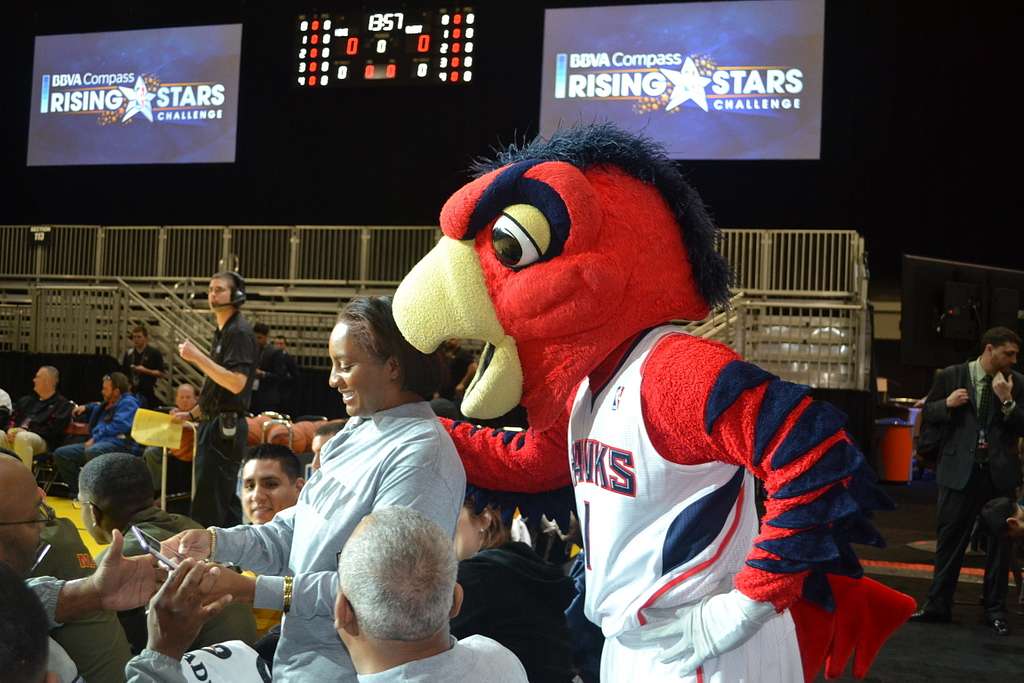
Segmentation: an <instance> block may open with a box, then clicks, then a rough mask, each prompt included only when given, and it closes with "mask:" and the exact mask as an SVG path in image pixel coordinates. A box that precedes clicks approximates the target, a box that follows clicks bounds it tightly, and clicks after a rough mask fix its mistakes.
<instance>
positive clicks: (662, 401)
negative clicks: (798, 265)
mask: <svg viewBox="0 0 1024 683" xmlns="http://www.w3.org/2000/svg"><path fill="white" fill-rule="evenodd" d="M476 171H477V177H476V179H475V180H473V181H472V182H470V183H469V184H467V185H466V186H464V187H463V188H462V189H460V190H459V191H458V192H456V193H455V194H454V195H453V196H452V197H451V198H450V199H449V200H448V201H447V202H446V203H445V205H444V208H443V209H442V211H441V230H442V231H443V233H444V235H443V237H442V238H441V240H440V242H439V243H438V244H437V246H436V247H435V248H434V249H433V250H432V251H431V252H430V253H429V254H428V255H427V256H426V257H424V259H423V260H422V261H421V262H420V263H418V264H417V265H416V266H415V267H414V268H413V270H412V271H411V272H410V273H409V274H408V276H407V277H406V278H405V280H404V281H403V282H402V284H401V286H400V287H399V289H398V291H397V293H396V295H395V301H394V311H395V318H396V320H397V322H398V325H399V327H400V328H401V330H402V333H403V334H404V335H405V337H406V338H407V339H408V340H409V341H410V342H411V343H412V344H413V345H414V346H416V347H417V348H419V349H420V350H421V351H424V352H429V351H433V350H434V349H436V348H437V347H438V346H439V345H440V344H441V343H442V342H443V341H444V340H446V339H449V338H452V337H458V338H469V339H478V340H482V341H483V342H485V346H484V350H483V352H482V355H481V357H480V360H479V364H478V370H477V373H476V376H475V378H474V379H473V382H472V383H471V384H470V386H469V387H468V389H467V391H466V394H465V399H464V401H463V404H462V410H463V413H464V414H466V415H467V416H469V417H470V418H479V419H489V418H494V417H498V416H501V415H503V414H505V413H506V412H508V411H509V410H511V409H512V408H514V407H515V406H516V405H517V404H522V406H523V407H525V409H526V412H527V417H528V420H529V425H530V426H529V429H527V430H526V431H523V432H514V431H504V430H492V429H482V428H480V427H475V426H473V425H472V424H470V423H466V422H446V425H447V426H448V429H449V431H450V433H451V436H452V438H453V439H454V441H455V445H456V447H457V448H458V450H459V452H460V454H461V456H462V459H463V462H464V465H465V468H466V475H467V478H468V480H469V482H470V484H471V485H472V486H473V487H475V491H476V492H477V493H479V492H480V491H484V492H488V493H490V494H493V496H492V498H491V499H492V500H501V499H502V496H504V500H505V501H508V500H509V498H508V494H509V493H513V494H516V495H518V496H519V498H517V499H516V500H522V499H523V494H542V493H544V492H551V491H555V490H557V489H562V488H564V487H567V486H572V487H573V489H574V494H575V500H576V514H577V516H578V518H579V522H580V527H581V531H582V534H583V539H584V552H585V560H586V598H585V613H586V615H587V617H588V618H589V619H590V620H591V621H593V622H594V623H595V624H597V625H598V626H599V627H600V628H601V630H602V631H603V633H604V636H605V645H604V650H603V653H602V660H601V677H602V680H604V681H608V682H615V681H645V682H651V681H670V680H671V681H679V680H688V681H708V682H710V681H719V682H721V683H727V682H728V683H732V682H735V681H773V682H780V683H792V682H793V681H799V680H800V679H801V678H805V679H806V680H808V681H810V680H812V679H813V678H814V676H815V675H816V674H817V673H818V672H819V671H820V670H821V669H822V668H823V667H824V669H825V673H826V675H827V676H830V677H836V676H839V675H841V673H842V671H843V669H844V667H845V665H846V663H847V661H848V660H849V659H850V657H851V655H854V653H856V654H855V656H853V659H854V662H853V673H854V675H855V676H858V677H863V676H864V675H865V673H866V672H867V669H868V666H869V665H870V663H871V662H872V660H873V659H874V657H875V655H876V654H877V653H878V650H879V648H880V647H881V645H882V643H883V642H884V640H885V639H886V638H887V637H888V636H889V635H890V634H891V633H892V632H893V631H894V630H895V629H896V628H898V626H899V625H900V624H902V623H903V622H904V621H905V620H906V619H907V617H908V616H909V615H910V613H911V612H912V611H913V609H914V602H913V600H912V599H910V598H909V597H908V596H905V595H903V594H901V593H897V592H895V591H892V590H890V589H888V588H886V587H884V586H882V585H881V584H879V583H877V582H875V581H873V580H871V579H867V578H863V577H862V570H861V566H860V563H859V562H858V560H857V557H856V555H855V554H854V551H853V550H852V549H851V547H850V544H851V543H862V544H869V545H876V546H881V545H882V543H883V541H882V539H881V537H880V536H879V534H878V533H877V531H876V530H875V529H874V527H873V526H872V525H871V523H870V522H869V521H868V517H869V515H870V513H871V510H872V509H877V508H881V507H884V506H887V505H888V500H887V499H886V498H885V496H884V495H883V494H882V493H881V492H879V491H878V490H877V489H876V488H875V486H874V484H873V478H872V477H871V475H870V473H869V471H868V469H867V467H866V466H865V462H864V457H863V456H862V454H861V453H860V452H859V451H858V450H857V448H856V447H855V446H854V445H853V443H851V441H850V437H849V435H848V434H847V433H846V431H845V430H844V429H843V425H844V423H845V418H844V416H843V415H842V414H841V413H840V412H839V411H837V410H836V409H835V408H833V407H832V406H831V405H830V404H828V403H822V402H817V401H814V400H812V399H811V397H810V396H809V389H808V387H806V386H802V385H798V384H792V383H790V382H786V381H784V380H781V379H779V378H778V377H775V376H773V375H771V374H770V373H768V372H765V371H764V370H762V369H760V368H758V367H756V366H754V365H751V364H749V363H746V362H744V361H743V360H742V359H741V358H739V357H738V356H737V354H736V353H735V352H733V351H732V350H731V349H730V348H729V347H727V346H725V345H723V344H720V343H718V342H715V341H710V340H707V339H702V338H698V337H694V336H691V335H688V334H685V333H683V332H682V331H681V330H680V329H679V328H677V327H675V326H673V325H671V324H670V321H672V320H679V319H683V320H700V319H702V318H704V317H705V316H706V315H707V314H708V312H709V310H710V309H711V308H712V307H715V306H720V305H723V304H725V303H726V302H727V300H728V296H729V290H728V284H729V282H728V281H729V274H728V268H727V266H726V264H725V262H724V261H723V259H722V258H721V257H720V256H719V255H718V254H717V252H716V251H715V241H716V239H717V229H716V228H715V226H714V224H713V223H712V221H711V219H710V218H709V216H708V213H707V211H706V210H705V208H704V205H703V203H702V201H701V199H700V197H699V196H698V195H697V193H696V191H695V190H693V188H691V187H690V186H689V185H688V184H687V183H686V182H685V181H684V179H683V177H682V175H681V174H680V172H679V171H678V169H677V168H676V167H675V165H674V164H673V163H672V162H671V161H670V160H669V159H668V158H667V157H666V156H665V154H664V152H663V151H662V150H661V148H660V147H658V146H657V145H655V144H654V143H652V142H651V141H649V140H647V139H644V138H639V137H636V136H634V135H631V134H627V133H625V132H623V131H621V130H619V129H617V128H615V127H613V126H610V125H596V126H586V127H577V128H574V129H571V130H567V131H563V132H560V133H556V134H555V135H553V136H552V137H550V138H549V139H546V140H545V139H538V140H535V141H533V142H531V143H529V144H525V145H523V146H521V147H519V146H516V145H513V146H511V147H510V148H508V149H506V150H505V151H503V152H501V153H500V154H499V155H498V158H497V159H496V160H495V161H493V162H480V163H478V164H477V168H476ZM755 477H756V478H757V479H759V480H761V481H762V482H763V483H764V488H765V491H766V492H767V498H766V500H765V514H764V516H763V518H762V519H761V520H760V521H759V520H758V516H757V512H756V509H755V501H754V493H755V482H754V478H755ZM520 505H521V506H522V505H523V503H520Z"/></svg>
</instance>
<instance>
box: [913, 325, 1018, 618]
mask: <svg viewBox="0 0 1024 683" xmlns="http://www.w3.org/2000/svg"><path fill="white" fill-rule="evenodd" d="M1020 345H1021V341H1020V337H1019V336H1018V335H1017V334H1016V333H1015V332H1014V331H1012V330H1010V329H1007V328H1005V327H995V328H992V329H991V330H988V331H987V332H986V333H985V334H984V336H983V337H982V339H981V349H982V351H981V355H980V356H978V357H977V358H976V359H974V360H971V361H969V362H967V363H961V364H959V365H951V366H949V367H948V368H945V369H944V370H942V371H941V372H940V373H939V374H938V375H937V376H936V378H935V383H934V384H933V385H932V388H931V391H929V392H928V397H927V398H926V399H925V404H924V412H923V413H922V418H923V426H922V430H923V432H924V433H925V434H927V433H928V431H929V430H931V431H933V432H934V433H937V434H938V436H937V437H935V438H934V440H935V442H936V443H938V444H939V446H938V452H939V465H938V470H937V472H936V477H935V480H936V483H938V485H939V500H938V543H937V547H936V550H935V571H934V575H933V577H932V585H931V588H930V589H929V590H928V600H927V602H925V604H924V606H923V607H922V608H921V609H919V610H918V611H917V612H915V613H914V615H913V616H912V617H911V618H910V620H911V621H919V622H948V621H950V619H951V616H952V609H953V593H954V591H955V589H956V584H957V576H959V574H960V566H961V564H962V563H963V558H964V553H965V551H966V550H967V545H968V543H969V542H970V538H971V529H972V527H973V526H974V522H975V520H976V519H977V517H978V513H979V512H980V511H981V510H982V508H983V506H984V505H985V503H987V502H988V501H989V500H992V499H993V498H999V497H1012V496H1013V493H1014V491H1015V489H1016V488H1017V487H1018V486H1019V485H1020V483H1021V469H1020V459H1019V458H1018V455H1017V440H1018V438H1020V437H1021V436H1024V375H1021V373H1019V372H1016V371H1015V370H1013V365H1014V364H1015V363H1016V362H1017V357H1018V354H1019V353H1020ZM1009 553H1010V549H1009V541H1008V539H1007V538H1004V537H997V538H996V539H993V542H992V543H991V544H990V547H989V548H988V552H987V553H986V559H985V582H984V602H985V618H986V621H988V623H989V626H991V628H992V630H993V631H994V632H995V633H996V635H1000V636H1005V635H1008V634H1009V632H1010V627H1009V623H1008V621H1007V612H1006V593H1007V578H1006V577H1007V570H1008V568H1009V565H1010V555H1009Z"/></svg>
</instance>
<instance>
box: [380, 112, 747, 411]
mask: <svg viewBox="0 0 1024 683" xmlns="http://www.w3.org/2000/svg"><path fill="white" fill-rule="evenodd" d="M475 170H476V171H477V177H476V179H475V180H473V181H472V182H470V183H469V184H468V185H466V186H464V187H463V188H462V189H460V190H459V191H458V192H456V193H455V194H454V195H452V197H451V198H450V199H449V200H448V201H447V202H446V203H445V205H444V208H443V209H442V210H441V230H442V231H443V233H444V236H443V237H442V238H441V240H440V242H439V243H438V244H437V246H436V247H434V249H433V250H432V251H431V252H430V253H429V254H427V255H426V256H425V257H424V258H423V260H422V261H420V262H419V263H418V264H417V265H416V266H415V267H414V268H413V269H412V271H410V272H409V274H408V275H407V276H406V278H405V280H403V281H402V284H401V285H400V286H399V288H398V291H397V292H396V294H395V300H394V312H395V319H396V321H397V322H398V325H399V327H400V329H401V330H402V333H403V334H404V335H405V337H406V338H407V339H408V340H409V341H410V342H411V343H412V345H413V346H415V347H417V348H418V349H420V350H421V351H424V352H428V351H432V350H434V349H436V348H437V347H438V346H439V345H440V344H441V343H442V342H443V341H444V340H445V339H448V338H451V337H460V338H467V339H480V340H482V341H484V342H485V344H486V345H485V347H484V351H483V354H482V356H481V358H480V361H479V364H478V369H477V374H476V376H475V377H474V379H473V381H472V383H471V384H470V385H469V387H468V388H467V391H466V395H465V398H464V400H463V405H462V410H463V412H464V413H465V414H466V415H468V416H470V417H478V418H481V419H487V418H493V417H497V416H500V415H502V414H504V413H506V412H508V411H509V410H511V409H512V408H514V407H515V406H516V405H517V404H518V403H520V402H521V403H522V404H523V406H524V407H525V408H526V410H527V416H528V418H529V421H530V426H531V427H533V428H535V429H546V428H547V427H548V426H550V425H551V424H552V423H553V422H554V420H555V419H556V418H557V417H558V416H559V414H560V413H561V411H562V410H563V409H564V408H565V407H566V402H567V400H568V398H569V395H570V392H571V391H572V390H573V389H574V387H576V386H577V385H578V384H579V382H580V381H581V380H582V379H583V378H584V377H585V376H586V375H587V374H588V373H589V372H591V371H592V370H593V369H594V368H595V367H597V365H598V364H599V363H600V362H601V361H602V360H603V359H604V358H605V357H606V356H608V354H610V353H611V352H612V351H613V350H615V348H616V347H618V346H619V345H620V344H622V343H623V342H625V341H626V340H628V339H630V338H632V337H633V336H634V335H636V334H637V333H638V332H640V331H642V330H644V329H647V328H649V327H652V326H655V325H658V324H660V323H664V322H667V321H669V320H673V319H685V320H700V319H701V318H704V317H705V316H706V315H707V313H708V311H709V308H710V307H713V306H716V305H719V304H723V303H725V302H726V301H727V299H728V294H729V292H728V269H727V267H726V265H725V262H724V261H723V260H722V258H721V257H720V256H719V255H718V253H717V252H716V251H715V246H716V245H715V242H716V240H717V237H718V235H717V229H716V228H715V226H714V224H713V223H712V222H711V220H710V218H709V217H708V214H707V211H706V210H705V208H704V204H703V202H702V201H701V199H700V197H699V196H698V195H697V193H696V191H694V190H693V188H691V187H690V186H689V185H688V184H687V183H686V182H685V181H684V180H683V177H682V175H681V174H680V173H679V171H678V169H677V168H676V167H675V165H674V164H673V163H672V162H671V161H670V160H669V159H668V158H667V157H666V156H665V154H664V152H663V151H662V149H661V148H660V147H659V146H657V145H656V144H655V143H653V142H651V141H650V140H647V139H645V138H641V137H637V136H634V135H631V134H629V133H625V132H623V131H622V130H620V129H618V128H615V127H614V126H611V125H594V126H586V127H577V128H573V129H570V130H566V131H562V132H559V133H556V134H554V135H553V136H551V137H550V138H549V139H547V140H542V139H537V140H534V141H533V142H530V143H528V144H526V145H524V146H522V147H517V146H515V145H513V146H511V147H509V148H508V149H506V150H504V151H503V152H501V153H500V154H499V155H498V158H497V159H496V160H495V161H493V162H480V163H478V164H477V167H476V169H475Z"/></svg>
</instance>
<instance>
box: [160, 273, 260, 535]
mask: <svg viewBox="0 0 1024 683" xmlns="http://www.w3.org/2000/svg"><path fill="white" fill-rule="evenodd" d="M207 300H208V301H209V303H210V309H211V310H212V311H213V315H214V317H215V318H216V322H217V331H216V332H214V333H213V342H212V344H211V345H210V349H211V354H210V355H209V356H207V355H206V354H205V353H203V352H202V351H201V350H199V349H198V348H197V347H196V346H195V344H193V343H192V342H191V341H189V340H186V341H184V342H182V343H181V344H180V345H179V346H178V353H179V354H180V355H181V357H182V358H184V359H185V360H187V361H188V362H190V363H192V364H193V365H195V366H196V367H197V368H199V370H200V371H201V372H202V373H203V374H204V375H206V380H205V381H204V382H203V388H202V391H201V392H200V394H199V404H198V405H197V406H196V407H195V408H193V409H192V410H191V411H190V414H191V416H192V417H193V418H194V419H197V420H200V425H199V429H198V433H197V435H196V438H197V447H196V463H195V472H196V474H195V476H196V495H195V497H194V498H193V500H192V510H191V514H190V515H189V516H190V517H191V518H192V519H194V520H196V521H197V522H199V523H200V524H202V525H203V526H234V525H236V524H241V523H242V507H241V503H240V502H239V500H238V496H237V495H236V493H235V486H236V482H237V479H238V468H239V465H240V464H241V462H242V457H243V455H244V454H245V443H246V437H247V436H248V427H247V425H246V421H245V414H246V412H247V411H248V410H249V398H250V396H251V394H252V381H253V377H254V376H255V373H256V363H257V361H258V359H259V347H258V346H257V344H256V337H255V335H254V334H253V331H252V326H251V325H250V324H249V321H247V320H246V319H245V317H243V316H242V314H241V313H240V312H239V310H238V309H239V308H240V307H241V306H242V304H244V303H245V280H243V279H242V276H241V275H239V274H238V273H236V272H234V271H227V272H220V273H216V274H215V275H214V276H213V277H211V278H210V288H209V290H208V291H207Z"/></svg>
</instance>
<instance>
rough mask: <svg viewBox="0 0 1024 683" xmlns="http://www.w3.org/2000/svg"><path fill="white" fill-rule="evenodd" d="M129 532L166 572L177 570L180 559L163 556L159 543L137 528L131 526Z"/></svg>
mask: <svg viewBox="0 0 1024 683" xmlns="http://www.w3.org/2000/svg"><path fill="white" fill-rule="evenodd" d="M131 530H132V534H134V535H135V538H136V540H138V542H139V545H141V546H142V549H143V550H145V551H146V552H148V553H149V554H150V555H152V556H153V557H155V558H156V559H157V561H158V562H159V563H160V564H162V565H163V566H164V567H166V568H167V570H168V571H174V570H175V569H177V567H178V562H179V561H180V560H181V558H180V557H176V558H174V559H171V558H169V557H167V556H166V555H164V554H163V552H161V550H160V541H158V540H157V539H155V538H153V537H152V536H150V535H149V534H147V533H146V532H145V531H143V530H142V529H140V528H139V527H137V526H134V525H132V527H131Z"/></svg>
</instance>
